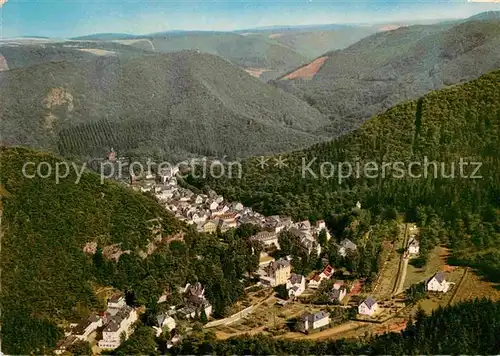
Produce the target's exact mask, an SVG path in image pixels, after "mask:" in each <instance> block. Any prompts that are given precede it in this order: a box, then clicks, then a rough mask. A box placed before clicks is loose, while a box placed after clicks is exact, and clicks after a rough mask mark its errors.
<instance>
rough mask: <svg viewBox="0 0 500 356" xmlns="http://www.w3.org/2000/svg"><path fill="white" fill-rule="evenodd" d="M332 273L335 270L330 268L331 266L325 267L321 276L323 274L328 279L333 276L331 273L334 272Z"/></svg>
mask: <svg viewBox="0 0 500 356" xmlns="http://www.w3.org/2000/svg"><path fill="white" fill-rule="evenodd" d="M334 271H335V270H334V269H333V267H332V266H330V265H327V266H326V267H325V269H324V270H323V274H324V275H325V276H326V277H328V278H330V276H331V275H332V274H333V272H334Z"/></svg>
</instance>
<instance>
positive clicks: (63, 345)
mask: <svg viewBox="0 0 500 356" xmlns="http://www.w3.org/2000/svg"><path fill="white" fill-rule="evenodd" d="M78 340H79V339H78V338H77V337H76V336H74V335H69V336H68V337H67V338H65V339H63V340H61V341H59V342H58V343H57V344H56V349H55V350H54V353H55V354H56V355H62V354H64V353H66V350H67V349H68V347H70V346H71V345H73V344H74V343H76V342H78ZM2 355H3V354H2Z"/></svg>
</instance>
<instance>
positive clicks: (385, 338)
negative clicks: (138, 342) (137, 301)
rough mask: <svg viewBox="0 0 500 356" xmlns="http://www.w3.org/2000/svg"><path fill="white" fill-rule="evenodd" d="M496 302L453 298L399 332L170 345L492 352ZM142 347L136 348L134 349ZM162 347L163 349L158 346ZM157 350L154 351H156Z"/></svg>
mask: <svg viewBox="0 0 500 356" xmlns="http://www.w3.org/2000/svg"><path fill="white" fill-rule="evenodd" d="M499 333H500V304H499V303H494V302H492V301H489V300H475V301H468V302H463V303H458V304H456V305H454V306H452V307H447V308H441V309H437V310H435V311H434V312H433V313H432V315H429V316H427V315H425V313H424V312H423V311H422V310H419V311H418V312H417V314H416V316H415V320H414V322H411V323H410V324H409V325H408V326H407V328H406V329H405V330H404V331H402V332H401V333H388V334H384V335H380V336H373V337H370V336H368V337H365V338H362V339H358V340H341V341H318V340H314V341H312V340H301V341H290V340H283V339H281V340H280V339H273V338H271V337H267V336H262V335H258V336H247V337H239V338H232V339H229V340H226V341H221V340H216V339H215V337H214V335H213V334H210V333H205V334H203V335H202V334H193V335H192V336H191V337H189V338H186V339H184V340H183V342H182V344H181V345H180V346H179V347H177V348H175V349H174V350H172V351H170V353H172V354H175V355H427V354H434V355H448V354H451V355H458V354H462V355H464V354H465V355H477V354H487V355H495V354H498V353H499V352H500V339H499V338H498V337H497V335H498V334H499ZM143 350H145V349H142V350H141V349H140V348H136V349H135V351H136V352H137V353H143V352H142V351H143ZM159 351H161V352H163V351H164V350H159ZM158 354H159V353H158Z"/></svg>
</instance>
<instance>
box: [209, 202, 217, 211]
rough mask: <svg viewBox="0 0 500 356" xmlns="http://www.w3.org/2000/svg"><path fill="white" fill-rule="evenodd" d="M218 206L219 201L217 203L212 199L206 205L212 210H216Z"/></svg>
mask: <svg viewBox="0 0 500 356" xmlns="http://www.w3.org/2000/svg"><path fill="white" fill-rule="evenodd" d="M218 207H219V203H217V202H216V201H212V202H210V203H209V205H208V208H209V209H210V210H212V211H214V210H217V208H218Z"/></svg>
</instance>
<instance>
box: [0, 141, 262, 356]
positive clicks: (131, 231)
mask: <svg viewBox="0 0 500 356" xmlns="http://www.w3.org/2000/svg"><path fill="white" fill-rule="evenodd" d="M26 162H33V164H34V165H33V166H29V167H28V169H27V174H31V173H32V172H33V171H34V169H33V167H35V166H36V165H38V164H40V163H42V162H44V164H45V168H44V170H43V172H44V173H45V172H46V171H45V169H46V167H47V164H48V165H50V166H51V167H52V173H51V174H50V175H49V176H48V177H47V178H45V179H43V178H41V177H39V176H36V177H27V176H25V175H23V173H22V172H23V170H22V169H23V165H24V164H25V163H26ZM56 164H62V161H61V159H58V158H56V157H54V156H51V155H49V154H46V153H41V152H38V151H33V150H28V149H24V148H6V147H2V148H0V219H1V227H2V229H1V231H0V232H1V234H2V236H1V240H0V242H1V251H2V258H1V261H0V266H1V270H2V289H1V294H0V301H1V309H2V329H1V339H2V352H4V353H5V354H9V355H27V354H51V350H53V348H54V347H55V345H56V342H57V340H59V339H61V338H62V336H63V333H62V330H63V328H65V327H67V326H68V325H69V323H72V322H77V323H78V322H81V321H82V320H86V319H87V318H88V316H89V315H91V314H92V313H97V312H102V311H104V310H105V308H106V306H105V302H106V298H107V297H110V296H111V295H112V294H114V292H115V291H116V290H119V291H121V292H122V293H127V302H128V303H130V304H131V305H133V306H139V305H142V306H147V308H148V311H149V312H150V313H152V316H153V318H154V317H155V315H156V314H155V310H157V309H156V308H157V307H156V306H157V300H158V297H159V296H160V295H162V294H163V293H164V292H165V291H166V290H168V291H170V292H173V291H177V290H178V288H179V287H180V286H184V285H185V284H186V282H191V283H192V282H194V281H200V282H201V283H202V284H203V285H204V287H205V295H206V296H207V298H208V299H209V300H210V302H211V304H212V305H213V308H214V315H215V316H221V315H223V313H225V312H226V311H227V310H229V308H230V306H231V305H232V303H234V302H235V300H237V299H238V298H239V297H241V296H242V294H243V293H244V291H243V288H244V287H243V283H242V282H240V280H241V279H242V278H243V275H244V273H245V272H246V271H254V270H255V269H256V268H257V265H258V255H255V256H253V255H252V250H251V245H250V243H249V242H247V241H246V240H245V239H239V240H237V239H235V240H234V241H231V242H221V241H220V239H219V238H218V237H217V236H202V235H198V234H197V233H196V232H195V231H194V230H191V229H189V228H188V227H187V226H185V225H183V224H181V223H180V222H179V221H178V220H176V219H174V218H173V216H171V215H170V214H169V213H167V212H166V210H165V209H164V208H163V207H162V206H161V205H160V204H158V203H157V202H156V201H155V200H154V199H153V198H151V197H150V196H148V195H142V194H140V193H137V192H134V191H133V190H131V189H129V188H127V187H123V186H122V185H121V184H118V183H115V182H104V184H102V183H101V182H100V177H99V176H98V175H97V174H94V173H90V172H85V173H84V174H83V175H81V179H80V180H77V179H78V177H77V174H76V173H75V171H74V168H71V173H70V174H69V175H68V176H67V177H66V178H62V179H61V180H60V181H59V182H58V183H57V182H56V181H55V173H54V170H55V167H56ZM68 164H70V165H71V166H72V163H71V162H68ZM75 166H76V167H77V169H78V171H80V170H81V169H82V167H81V166H80V165H78V164H76V165H75ZM32 169H33V170H32ZM60 172H64V168H62V169H61V171H60ZM170 238H176V239H177V240H179V239H181V240H183V242H182V241H174V242H171V243H170ZM146 251H147V254H148V256H147V257H145V256H144V253H146ZM120 254H121V255H120ZM200 256H202V257H203V258H204V259H202V258H200ZM171 294H172V295H171V297H172V298H173V300H176V295H175V293H171ZM173 303H176V302H173Z"/></svg>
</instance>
